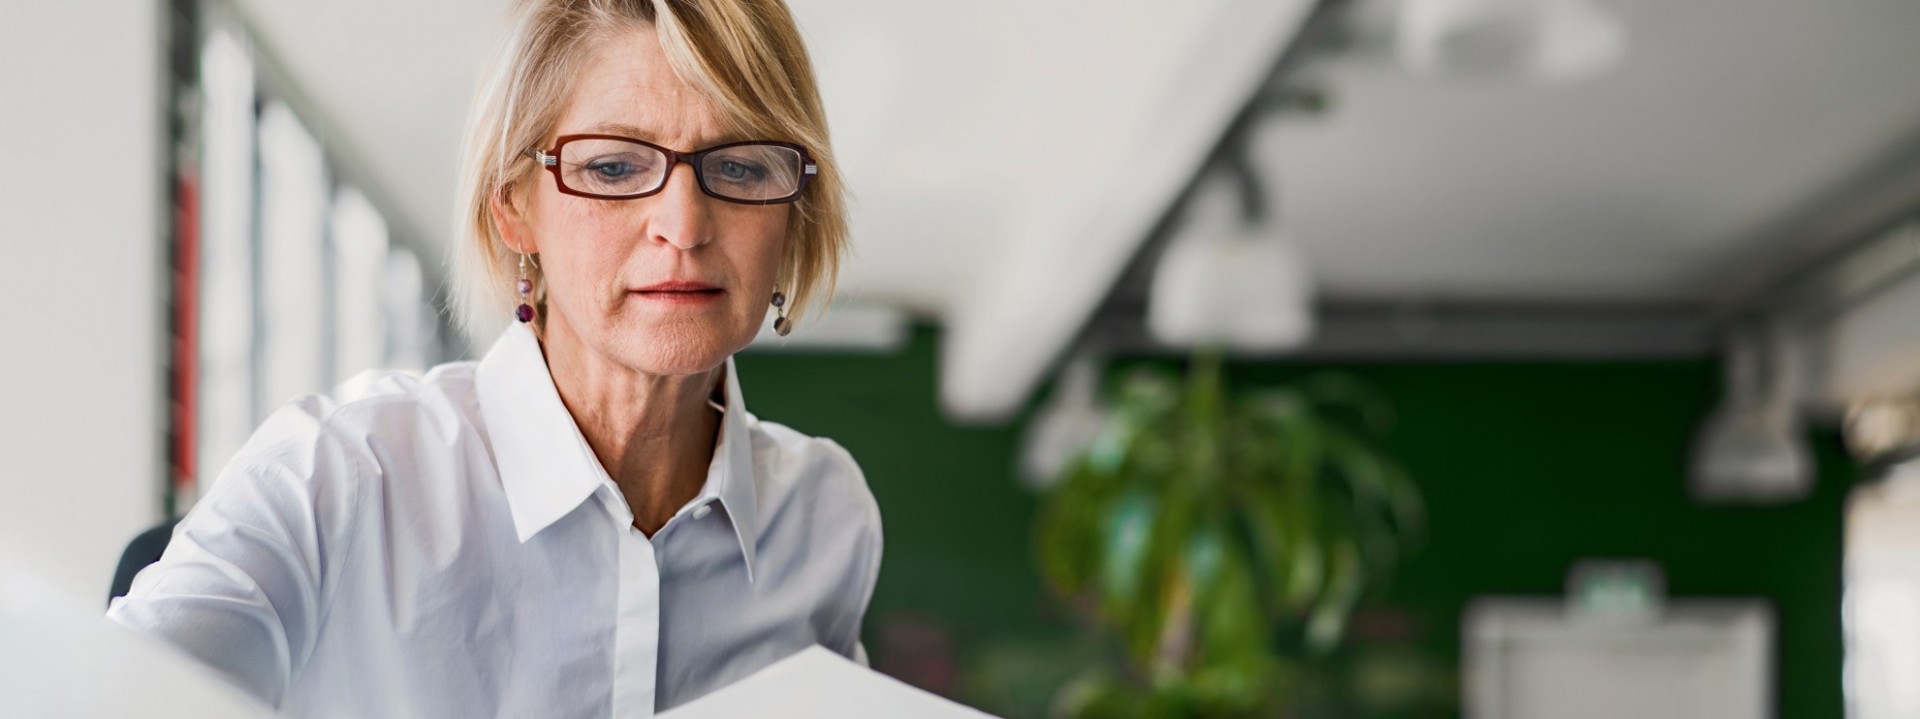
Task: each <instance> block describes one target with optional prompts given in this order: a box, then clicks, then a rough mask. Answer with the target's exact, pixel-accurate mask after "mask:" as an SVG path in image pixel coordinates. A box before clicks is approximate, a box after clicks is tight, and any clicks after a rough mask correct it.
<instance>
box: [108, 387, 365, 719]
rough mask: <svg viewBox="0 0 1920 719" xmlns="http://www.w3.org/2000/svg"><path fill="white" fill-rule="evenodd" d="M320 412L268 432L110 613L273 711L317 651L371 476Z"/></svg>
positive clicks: (316, 403) (273, 425)
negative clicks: (362, 487)
mask: <svg viewBox="0 0 1920 719" xmlns="http://www.w3.org/2000/svg"><path fill="white" fill-rule="evenodd" d="M323 402H324V400H321V399H319V398H308V399H306V400H302V401H299V402H295V403H294V404H291V405H289V406H287V407H285V408H282V409H281V410H280V411H278V412H276V413H275V414H274V415H273V416H272V417H270V418H269V419H268V420H267V421H266V422H265V423H264V424H262V425H261V427H260V429H259V430H258V431H256V432H255V433H254V435H253V437H252V438H251V439H249V440H248V442H247V444H246V446H245V447H243V448H242V449H241V451H240V453H239V454H238V455H237V456H236V457H235V458H234V460H233V461H232V462H231V463H229V464H228V465H227V467H226V469H225V470H223V471H222V472H221V473H220V475H219V478H218V479H217V480H216V481H215V482H214V483H213V486H212V487H211V488H210V489H209V490H208V492H207V494H206V495H205V496H203V497H201V498H200V500H199V502H198V503H197V504H196V505H195V506H194V508H193V511H191V512H190V513H188V514H187V516H186V517H185V518H183V519H182V520H181V521H180V524H179V526H178V527H176V528H175V529H174V533H173V539H172V541H171V542H170V543H169V544H168V546H167V550H166V552H165V554H163V555H162V556H161V558H160V561H158V562H156V563H155V564H153V565H152V566H149V567H147V568H146V569H145V570H143V571H141V572H140V574H139V576H137V577H135V578H134V581H133V587H132V589H131V590H130V591H129V592H128V594H127V595H126V596H124V597H120V598H118V599H116V600H114V602H113V603H112V605H111V606H110V607H109V608H108V610H107V617H108V618H109V619H112V620H113V621H116V622H119V623H120V624H123V625H125V626H127V627H130V628H132V629H134V630H136V631H141V632H145V633H148V634H151V635H154V636H157V637H159V638H161V639H163V640H165V641H166V642H168V643H170V644H172V645H174V646H175V647H177V648H179V649H181V650H183V651H185V652H187V653H188V654H191V655H193V656H194V657H196V658H197V659H199V660H200V661H201V662H203V663H205V664H207V665H209V666H211V667H213V668H214V669H217V670H219V671H220V672H222V673H224V674H226V675H227V676H228V677H230V678H232V679H233V680H235V681H236V682H238V683H239V684H240V685H241V687H242V688H244V689H246V690H247V691H249V692H251V693H252V694H254V695H255V696H256V697H259V698H260V699H262V700H264V701H266V702H267V703H269V704H272V705H274V706H276V707H277V706H279V705H280V703H281V701H282V700H283V699H284V698H285V696H286V693H287V689H288V687H289V685H290V684H291V683H292V681H293V678H294V677H295V676H296V675H297V674H298V672H299V670H300V667H301V665H302V664H303V663H304V662H305V659H306V658H307V657H308V656H309V655H310V653H311V650H312V648H313V644H314V641H315V639H316V637H317V634H318V629H319V622H320V619H321V617H323V616H324V614H325V611H326V606H327V598H328V597H329V596H330V595H331V590H332V582H331V579H332V577H334V576H337V574H338V573H337V571H335V567H336V566H337V564H338V562H339V561H340V560H341V559H342V558H343V557H344V555H345V553H346V549H347V547H346V545H347V544H350V541H351V533H350V532H349V531H347V530H348V527H349V522H350V521H351V520H352V517H353V514H354V512H353V510H354V507H355V505H356V504H357V502H358V498H357V494H358V493H357V491H356V489H355V488H356V487H357V486H359V482H358V481H357V480H358V477H359V475H361V474H362V473H363V472H364V471H365V462H364V461H363V460H360V459H358V458H356V457H355V456H353V455H352V454H351V453H349V452H348V451H346V450H345V447H344V444H343V443H342V442H340V441H339V440H338V439H336V438H334V437H332V436H331V435H330V434H329V432H328V430H327V427H326V423H325V421H324V411H325V409H326V408H325V407H324V406H323V405H322V403H323ZM336 545H338V546H336Z"/></svg>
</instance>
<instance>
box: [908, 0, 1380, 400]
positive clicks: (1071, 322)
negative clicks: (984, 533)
mask: <svg viewBox="0 0 1920 719" xmlns="http://www.w3.org/2000/svg"><path fill="white" fill-rule="evenodd" d="M1348 4H1350V3H1349V2H1348V0H1319V1H1318V2H1313V1H1311V0H1292V1H1291V2H1273V1H1271V0H1269V1H1264V2H1263V1H1259V0H1254V1H1250V2H1240V3H1236V4H1234V5H1232V6H1231V7H1230V8H1229V9H1228V10H1227V11H1226V12H1223V13H1221V16H1220V17H1218V18H1216V21H1217V24H1216V25H1215V29H1214V31H1213V32H1212V33H1210V34H1209V35H1208V38H1207V42H1205V43H1202V44H1201V45H1200V46H1199V47H1198V48H1197V49H1198V53H1197V54H1196V56H1195V57H1194V63H1193V64H1192V65H1191V66H1190V68H1189V69H1188V71H1187V72H1185V73H1183V75H1182V77H1184V78H1187V81H1186V82H1185V83H1183V84H1182V85H1180V86H1178V87H1174V88H1166V89H1165V91H1164V93H1163V94H1164V96H1165V97H1166V101H1165V102H1163V103H1161V104H1160V105H1159V108H1160V110H1159V117H1156V118H1154V121H1153V122H1152V123H1149V124H1148V125H1147V126H1148V127H1156V128H1161V131H1160V132H1159V133H1156V134H1154V135H1153V136H1151V137H1141V138H1138V139H1137V140H1136V146H1135V147H1133V148H1129V149H1128V150H1127V153H1128V157H1129V158H1130V162H1129V168H1130V170H1129V172H1128V173H1126V174H1125V176H1118V177H1108V178H1101V181H1102V182H1104V183H1105V185H1106V191H1105V192H1103V193H1100V194H1099V195H1098V197H1099V200H1098V201H1097V202H1093V203H1090V206H1086V207H1074V208H1065V209H1066V212H1065V213H1064V214H1062V215H1061V217H1060V218H1059V219H1058V220H1057V221H1055V222H1052V223H1042V227H1040V228H1039V229H1038V230H1037V231H1036V232H1034V233H1033V235H1032V236H1027V237H1021V238H1014V240H1015V241H1014V242H1011V243H1010V245H1011V247H1012V249H1011V250H1010V251H1009V252H1008V253H1007V254H1006V255H1005V256H1004V257H1002V258H1001V260H1000V262H999V264H998V266H996V267H994V268H992V271H990V272H989V273H987V274H986V276H985V278H984V279H985V281H984V282H983V283H982V284H983V286H982V289H981V290H980V291H979V292H977V293H976V294H975V295H973V296H972V297H970V298H968V299H967V300H966V301H963V302H961V303H960V304H959V306H957V307H955V308H954V310H953V311H952V313H951V315H950V319H949V329H948V332H947V335H946V337H945V339H944V344H943V346H942V348H941V377H940V397H941V404H942V406H943V407H944V408H945V410H946V412H947V414H948V416H950V417H952V418H953V419H956V420H959V421H966V422H995V421H1004V420H1006V419H1007V418H1009V417H1011V416H1012V415H1013V414H1014V413H1015V412H1017V411H1018V410H1019V409H1020V408H1021V406H1022V405H1023V404H1024V403H1025V402H1026V399H1027V397H1028V395H1029V394H1030V393H1031V392H1032V391H1033V389H1034V388H1035V387H1036V386H1037V385H1038V384H1039V383H1040V381H1041V379H1042V378H1044V377H1045V376H1046V374H1047V373H1048V371H1049V370H1050V369H1051V368H1052V367H1053V366H1054V364H1055V363H1056V362H1058V361H1059V360H1060V358H1061V356H1062V355H1063V354H1064V353H1065V352H1066V351H1067V349H1068V348H1070V347H1071V346H1073V344H1074V343H1075V342H1076V341H1078V340H1079V339H1080V338H1081V337H1082V336H1083V335H1084V334H1085V332H1086V331H1087V328H1088V326H1089V323H1090V322H1091V320H1092V318H1093V317H1094V315H1095V313H1096V312H1097V311H1098V309H1099V308H1100V306H1101V304H1102V303H1103V302H1104V301H1105V300H1106V299H1107V298H1108V297H1109V296H1110V295H1111V293H1112V291H1113V287H1114V285H1115V283H1116V282H1117V281H1118V280H1119V279H1120V278H1121V277H1122V276H1123V275H1124V273H1125V272H1126V270H1127V269H1128V267H1129V266H1130V265H1132V264H1133V263H1134V261H1135V260H1136V257H1137V256H1138V255H1139V252H1140V250H1141V248H1142V247H1144V246H1147V245H1148V244H1150V241H1151V240H1152V239H1153V238H1154V237H1156V236H1158V235H1162V234H1166V233H1167V232H1168V231H1169V229H1170V228H1171V226H1172V225H1173V220H1174V218H1175V217H1176V215H1177V213H1178V208H1179V207H1180V206H1181V205H1182V204H1183V203H1184V200H1185V198H1186V197H1187V196H1188V195H1190V194H1192V192H1193V190H1194V188H1195V187H1196V186H1197V185H1198V184H1199V178H1200V176H1201V175H1202V174H1204V173H1205V172H1206V171H1207V170H1208V169H1209V168H1211V167H1213V166H1214V164H1215V163H1216V162H1218V160H1219V157H1220V155H1221V154H1222V153H1223V152H1224V151H1225V148H1226V147H1227V146H1228V145H1229V144H1230V142H1231V138H1233V137H1234V136H1236V135H1237V134H1238V133H1239V132H1241V131H1242V127H1243V126H1244V125H1246V124H1248V123H1250V122H1252V121H1253V117H1254V116H1255V115H1257V114H1259V113H1260V112H1261V109H1262V107H1263V106H1264V105H1265V104H1266V103H1264V102H1262V100H1263V98H1264V97H1265V96H1266V94H1267V92H1268V90H1269V88H1270V87H1271V86H1272V85H1273V83H1274V82H1275V81H1276V79H1277V78H1279V77H1281V76H1283V75H1284V74H1285V71H1286V70H1287V69H1288V68H1290V67H1292V66H1293V65H1294V64H1296V63H1297V62H1298V59H1299V58H1300V57H1301V56H1302V55H1303V54H1304V53H1303V47H1304V46H1305V45H1307V44H1308V43H1309V42H1310V41H1311V38H1313V37H1316V36H1318V35H1319V33H1320V32H1321V31H1324V30H1325V29H1326V28H1328V27H1329V26H1331V25H1332V24H1333V21H1334V20H1335V18H1336V16H1337V15H1338V14H1339V12H1340V11H1341V10H1343V9H1344V7H1345V6H1347V5H1348ZM1150 89H1151V88H1150ZM1196 117H1198V118H1203V121H1197V122H1196V121H1195V118H1196Z"/></svg>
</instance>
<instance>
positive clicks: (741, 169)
mask: <svg viewBox="0 0 1920 719" xmlns="http://www.w3.org/2000/svg"><path fill="white" fill-rule="evenodd" d="M718 169H719V170H720V176H721V177H722V178H725V179H726V180H727V181H728V182H746V181H750V180H755V179H758V178H759V177H760V176H762V175H765V174H766V170H765V169H763V168H761V167H760V166H758V165H750V164H747V163H744V162H738V161H734V160H726V161H724V162H721V163H720V167H719V168H718Z"/></svg>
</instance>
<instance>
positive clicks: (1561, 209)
mask: <svg viewBox="0 0 1920 719" xmlns="http://www.w3.org/2000/svg"><path fill="white" fill-rule="evenodd" d="M1600 1H1601V2H1602V3H1603V4H1604V5H1606V6H1609V7H1613V8H1616V9H1618V10H1619V11H1620V12H1621V13H1622V14H1623V15H1624V17H1625V19H1626V21H1627V25H1628V28H1629V36H1630V44H1631V47H1630V50H1629V53H1628V59H1627V62H1626V64H1625V65H1624V66H1623V67H1621V68H1619V69H1618V70H1617V71H1615V72H1613V73H1611V74H1609V75H1606V76H1603V77H1601V78H1598V79H1596V80H1592V81H1589V82H1586V83H1582V84H1578V85H1574V86H1570V87H1558V88H1540V87H1529V86H1524V85H1517V84H1501V83H1493V82H1484V81H1483V82H1461V81H1445V80H1435V79H1431V78H1416V77H1412V76H1409V75H1408V74H1406V73H1405V72H1403V71H1402V70H1400V69H1399V68H1398V67H1397V66H1396V65H1394V64H1393V63H1392V62H1391V59H1390V58H1389V57H1387V55H1386V54H1385V53H1384V52H1381V51H1379V50H1377V49H1374V48H1377V47H1378V46H1379V43H1378V42H1376V40H1377V39H1378V38H1379V37H1381V36H1382V35H1384V34H1385V33H1388V32H1390V31H1391V24H1390V18H1391V16H1392V7H1393V6H1392V3H1391V2H1390V0H1363V2H1362V4H1361V6H1360V7H1359V8H1358V14H1357V16H1356V18H1357V19H1356V22H1355V27H1356V28H1357V30H1358V36H1359V37H1360V39H1361V41H1360V42H1359V43H1358V44H1357V45H1355V46H1353V47H1350V48H1348V49H1346V50H1344V51H1341V52H1338V53H1336V54H1333V55H1330V56H1327V57H1325V58H1322V59H1320V60H1317V61H1315V62H1313V63H1311V64H1309V65H1308V66H1307V67H1306V68H1305V73H1306V77H1308V78H1309V79H1312V80H1314V81H1317V82H1318V83H1320V84H1321V85H1322V86H1324V87H1325V88H1326V89H1327V90H1328V91H1330V93H1331V97H1332V99H1333V105H1332V107H1331V109H1330V110H1329V111H1328V112H1327V113H1325V114H1323V115H1320V116H1317V117H1309V118H1299V117H1288V118H1282V119H1280V120H1276V121H1274V122H1273V123H1271V124H1270V126H1268V127H1267V128H1265V130H1266V131H1265V132H1263V133H1261V135H1260V136H1259V137H1258V138H1257V146H1256V147H1257V150H1256V151H1257V152H1258V153H1259V157H1260V160H1261V163H1260V164H1261V165H1262V166H1263V167H1266V168H1270V169H1269V176H1270V177H1272V178H1273V179H1274V180H1276V182H1274V183H1273V184H1275V185H1276V186H1277V187H1278V188H1279V192H1281V193H1282V194H1283V198H1282V199H1281V201H1280V203H1279V206H1280V212H1281V214H1282V222H1283V226H1284V228H1285V230H1286V231H1287V232H1290V233H1291V234H1292V235H1293V236H1294V237H1297V238H1298V239H1299V240H1300V241H1301V242H1302V243H1303V244H1304V245H1305V246H1306V248H1307V250H1308V253H1309V255H1310V257H1311V260H1312V263H1313V265H1314V269H1315V271H1316V273H1317V274H1318V275H1319V282H1320V285H1321V286H1322V287H1323V288H1324V289H1325V290H1326V292H1327V293H1328V294H1330V295H1333V296H1339V297H1365V298H1380V297H1416V298H1421V299H1471V300H1499V301H1508V300H1511V301H1537V300H1595V301H1619V302H1670V301H1688V300H1697V299H1702V298H1705V297H1707V296H1708V295H1710V294H1712V293H1714V292H1720V291H1724V289H1725V287H1724V285H1726V284H1727V282H1730V281H1731V280H1729V279H1727V278H1728V277H1729V273H1730V272H1732V271H1733V270H1735V269H1738V268H1739V267H1743V266H1749V265H1759V264H1765V263H1766V261H1767V258H1760V257H1755V256H1753V255H1754V252H1755V251H1754V248H1755V247H1756V246H1758V245H1757V244H1756V243H1757V242H1758V240H1757V239H1756V238H1759V237H1761V236H1764V235H1766V234H1767V233H1768V232H1769V230H1770V228H1771V227H1773V226H1775V225H1778V224H1779V223H1780V222H1781V218H1782V217H1783V216H1784V215H1785V214H1786V213H1788V212H1791V211H1794V210H1795V209H1796V208H1799V207H1801V206H1802V205H1803V204H1804V203H1805V202H1806V201H1807V200H1808V198H1810V197H1815V196H1818V195H1819V194H1820V193H1822V192H1823V191H1825V190H1827V189H1828V188H1831V187H1833V186H1834V185H1835V184H1836V183H1840V182H1843V181H1845V179H1846V178H1848V177H1849V176H1850V175H1852V174H1854V173H1857V172H1859V170H1860V168H1862V167H1863V166H1865V165H1869V164H1871V163H1872V162H1874V161H1875V159H1876V158H1877V157H1879V156H1882V155H1884V154H1886V153H1888V152H1889V151H1891V150H1892V149H1894V148H1896V146H1898V145H1900V143H1903V142H1912V139H1911V138H1912V137H1913V136H1912V135H1911V133H1913V132H1915V131H1920V82H1915V81H1914V79H1913V78H1914V77H1916V76H1920V73H1916V72H1915V70H1916V68H1920V45H1916V44H1915V43H1914V38H1915V37H1916V36H1920V3H1916V2H1911V1H1904V0H1903V1H1894V0H1844V1H1835V2H1820V3H1808V2H1799V1H1789V0H1766V1H1765V2H1756V0H1665V1H1661V0H1600ZM791 2H792V6H793V8H794V11H795V13H796V15H797V16H798V18H799V20H800V23H801V25H802V29H803V31H804V32H805V33H806V34H807V36H808V39H809V42H810V46H811V48H812V51H813V53H814V58H815V63H816V65H817V67H818V68H819V70H820V73H821V76H822V83H823V86H824V90H823V92H824V93H825V95H826V102H827V106H828V109H829V115H830V117H831V120H832V123H833V132H834V137H835V143H836V149H837V150H838V152H839V153H840V155H841V158H842V161H843V164H844V166H845V167H846V170H847V174H848V176H849V179H850V184H851V185H852V189H853V191H854V193H855V211H854V218H853V219H854V227H855V232H856V235H855V245H856V256H855V257H854V261H853V263H852V264H851V266H850V267H849V268H848V270H847V272H846V274H845V276H844V280H843V284H842V293H841V294H842V300H843V301H847V302H849V303H855V304H868V305H887V306H894V307H899V308H904V309H907V310H911V311H914V312H917V313H921V314H924V315H926V316H929V317H931V318H933V319H936V320H938V321H941V322H943V323H944V324H945V325H946V326H947V327H948V330H949V331H948V332H947V333H946V335H945V342H946V346H945V347H943V350H942V355H943V356H942V385H943V386H942V397H943V399H944V400H945V403H946V406H947V407H948V409H949V410H950V411H951V412H953V413H954V414H955V415H956V416H962V417H997V416H1005V415H1006V414H1007V413H1008V412H1010V411H1011V410H1013V409H1014V408H1016V407H1018V406H1019V405H1020V404H1021V402H1022V401H1023V399H1024V398H1025V396H1026V393H1027V392H1028V391H1029V390H1030V388H1031V387H1032V386H1033V385H1034V384H1035V383H1037V381H1038V380H1039V378H1040V377H1041V376H1042V374H1043V373H1044V372H1045V371H1046V370H1047V368H1048V367H1050V366H1051V365H1052V363H1053V361H1054V359H1055V358H1057V357H1058V355H1059V354H1060V352H1061V351H1063V350H1064V349H1065V346H1066V344H1067V343H1068V342H1070V341H1071V340H1072V338H1073V336H1074V334H1075V332H1076V331H1077V330H1078V329H1079V327H1080V326H1081V325H1082V323H1083V322H1084V321H1085V320H1086V318H1087V317H1088V316H1089V315H1090V314H1091V313H1092V312H1093V311H1094V310H1095V309H1096V308H1097V305H1098V304H1099V301H1100V299H1101V298H1102V297H1103V296H1104V295H1105V292H1106V290H1107V288H1108V286H1109V285H1110V284H1111V283H1112V282H1113V281H1114V280H1115V278H1116V277H1118V276H1119V274H1120V272H1121V270H1122V268H1123V267H1124V265H1125V263H1126V262H1127V260H1128V259H1129V258H1130V257H1131V256H1132V254H1133V252H1134V250H1135V248H1136V247H1137V246H1138V243H1139V242H1140V241H1141V240H1142V239H1143V238H1144V237H1145V235H1146V233H1147V231H1148V228H1149V227H1150V226H1151V223H1152V222H1153V221H1154V220H1155V219H1157V218H1158V217H1159V215H1160V213H1161V212H1162V211H1163V210H1164V208H1165V206H1166V203H1167V202H1168V200H1169V199H1170V198H1171V197H1172V196H1173V195H1174V194H1175V192H1177V190H1178V189H1179V187H1180V186H1181V185H1182V184H1183V183H1184V182H1185V181H1186V179H1187V177H1188V176H1189V175H1190V174H1191V173H1192V172H1194V171H1195V170H1196V169H1197V166H1198V164H1199V162H1200V161H1201V157H1202V155H1203V154H1204V151H1205V150H1206V148H1207V147H1209V146H1210V145H1211V143H1212V142H1213V141H1214V139H1215V138H1216V137H1217V136H1218V134H1219V132H1220V131H1221V129H1222V128H1223V127H1225V125H1226V123H1227V121H1228V119H1229V118H1230V117H1231V116H1232V114H1233V112H1234V111H1235V110H1236V109H1237V108H1238V105H1239V103H1240V102H1242V101H1243V100H1244V99H1245V98H1246V97H1247V96H1248V95H1249V93H1251V92H1252V90H1253V89H1254V88H1255V87H1256V86H1257V85H1258V84H1259V83H1260V82H1261V81H1262V80H1263V78H1264V73H1265V72H1266V69H1267V68H1268V67H1269V66H1270V64H1271V62H1272V60H1273V58H1274V56H1275V55H1276V53H1277V52H1278V51H1279V49H1280V48H1281V47H1282V46H1283V45H1284V44H1285V43H1286V41H1287V40H1288V38H1290V37H1291V36H1292V34H1293V33H1294V32H1295V31H1296V30H1297V28H1298V27H1299V23H1300V22H1301V20H1302V18H1303V17H1304V16H1305V14H1306V12H1305V11H1306V9H1307V7H1308V6H1309V5H1310V3H1309V2H1307V0H1197V1H1195V2H1188V3H1182V4H1180V5H1179V6H1178V9H1177V10H1175V9H1171V8H1170V6H1169V5H1168V4H1166V3H1164V2H1149V1H1148V0H1124V1H1122V0H1109V1H1107V2H1099V3H1092V2H1031V1H1026V2H1022V1H1017V0H992V1H986V2H975V3H966V4H953V3H937V4H936V3H903V2H894V1H890V0H791ZM238 4H239V5H240V6H241V8H242V9H243V11H244V12H245V14H246V15H247V16H249V17H250V18H251V20H252V21H253V22H254V23H255V25H256V26H257V29H258V32H259V33H260V35H261V36H262V38H263V40H264V42H265V43H266V44H267V45H268V46H269V47H270V49H271V50H272V52H273V53H274V54H275V55H277V56H279V57H280V58H281V59H283V60H284V61H285V65H286V66H287V69H288V72H289V73H290V74H291V75H292V76H293V77H294V80H295V82H296V83H297V84H298V85H299V87H300V88H301V89H302V90H303V91H304V93H305V94H306V95H308V96H309V99H310V100H311V101H312V104H313V105H314V106H316V107H318V108H320V109H321V111H322V113H323V114H324V115H325V117H322V118H318V119H319V120H320V122H319V123H318V124H319V125H320V126H321V130H322V131H323V134H328V135H331V136H333V137H336V138H337V139H338V140H339V142H338V143H337V144H338V145H340V146H341V147H342V148H343V149H345V150H346V151H348V152H349V154H351V155H354V156H358V157H359V158H361V160H362V162H363V164H364V165H365V166H366V167H367V168H368V170H369V171H370V172H371V174H372V175H374V178H373V179H374V181H375V183H374V184H376V185H377V187H375V188H373V189H374V190H375V191H376V192H385V193H389V194H388V199H389V200H390V205H391V206H392V207H394V208H396V209H397V210H398V211H399V212H400V213H401V214H402V215H403V217H400V218H397V219H398V221H399V224H400V225H401V226H403V227H409V228H413V229H414V230H416V231H417V232H419V233H420V234H422V235H424V238H423V239H425V240H426V241H428V242H430V243H440V242H444V238H445V237H447V236H448V235H450V234H451V233H450V231H449V229H448V228H449V227H450V222H449V219H448V218H449V217H450V216H451V209H450V208H451V207H452V189H451V188H452V183H453V177H454V172H455V169H456V165H457V152H458V145H459V141H460V132H461V124H462V119H463V116H464V113H465V110H466V105H467V101H468V98H469V93H470V88H471V87H472V83H473V80H474V75H475V72H476V68H478V66H479V65H480V63H481V59H482V56H483V55H484V53H485V50H486V48H487V46H488V40H489V38H490V36H491V33H492V32H493V31H494V28H495V24H496V21H497V19H498V17H499V13H500V11H501V9H502V8H503V7H504V5H505V3H504V2H502V0H479V1H476V0H413V1H412V2H392V1H390V0H336V1H335V2H331V3H309V2H300V1H298V0H238ZM1369 38H1371V40H1370V39H1369ZM1769 266H1771V265H1769Z"/></svg>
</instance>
